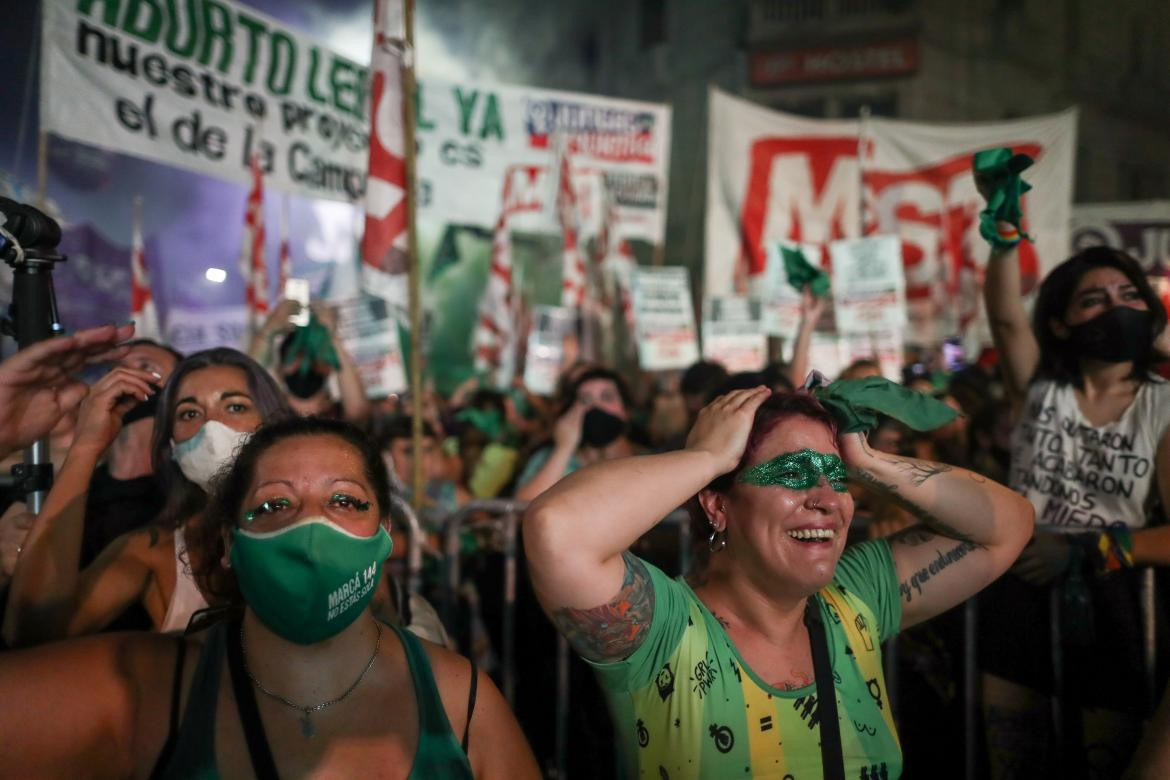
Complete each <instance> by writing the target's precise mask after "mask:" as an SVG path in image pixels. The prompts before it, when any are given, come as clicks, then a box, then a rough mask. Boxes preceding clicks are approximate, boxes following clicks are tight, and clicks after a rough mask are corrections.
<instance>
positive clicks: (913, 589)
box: [898, 542, 976, 604]
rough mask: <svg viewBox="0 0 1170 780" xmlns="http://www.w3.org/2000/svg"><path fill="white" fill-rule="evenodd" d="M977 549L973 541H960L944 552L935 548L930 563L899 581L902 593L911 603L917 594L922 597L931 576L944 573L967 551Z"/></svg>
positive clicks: (964, 555) (963, 556) (899, 588)
mask: <svg viewBox="0 0 1170 780" xmlns="http://www.w3.org/2000/svg"><path fill="white" fill-rule="evenodd" d="M975 549H976V545H974V544H971V542H959V544H958V545H956V546H955V547H952V548H951V549H949V550H947V551H946V552H943V551H942V550H937V549H936V550H935V553H936V555H935V558H934V560H932V561H930V563H929V564H927V565H926V566H923V567H922V568H921V569H919V570H918V571H914V572H911V573H910V576H909V577H908V578H907V579H904V580H902V581H901V582H899V583H898V590H899V591H900V592H901V594H902V598H903V599H905V601H906V603H907V604H909V603H910V602H911V601H913V600H914V598H915V596H918V597H919V598H921V597H922V589H923V588H924V587H925V586H926V583H927V581H929V580H930V578H931V577H937V576H938V575H940V574H942V572H943V570H944V569H946V568H947V567H949V566H951V565H953V564H955V563H958V562H959V561H961V560H962V559H963V558H965V557H966V556H967V553H969V552H972V551H973V550H975Z"/></svg>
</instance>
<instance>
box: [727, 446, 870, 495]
mask: <svg viewBox="0 0 1170 780" xmlns="http://www.w3.org/2000/svg"><path fill="white" fill-rule="evenodd" d="M822 476H823V477H824V478H825V479H827V480H829V485H830V487H832V488H833V490H835V491H837V492H838V493H844V492H845V490H846V486H845V483H846V480H847V479H848V474H847V472H846V471H845V463H844V461H842V460H841V458H840V457H838V456H837V455H834V454H833V453H826V452H817V451H816V450H810V449H808V448H807V447H806V448H805V449H803V450H800V451H798V452H786V453H784V454H783V455H777V456H776V457H774V458H772V459H771V460H766V461H764V462H763V463H757V464H756V465H754V466H752V467H751V468H750V469H744V470H743V471H741V472H739V476H737V477H736V478H735V481H736V482H742V483H743V484H745V485H757V486H759V487H768V486H770V485H779V486H780V487H786V488H788V489H789V490H812V489H813V488H815V487H816V486H817V485H819V484H820V482H821V477H822Z"/></svg>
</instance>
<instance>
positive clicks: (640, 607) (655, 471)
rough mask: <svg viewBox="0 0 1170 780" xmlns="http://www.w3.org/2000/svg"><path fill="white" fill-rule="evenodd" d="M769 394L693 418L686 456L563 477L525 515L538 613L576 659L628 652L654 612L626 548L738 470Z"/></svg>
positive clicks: (724, 399) (722, 403)
mask: <svg viewBox="0 0 1170 780" xmlns="http://www.w3.org/2000/svg"><path fill="white" fill-rule="evenodd" d="M770 394H771V391H770V390H768V389H767V388H756V389H754V390H738V391H735V392H732V393H729V394H728V395H725V396H721V397H720V398H717V399H716V400H715V401H713V402H712V403H711V404H709V405H708V406H707V407H705V408H704V409H703V411H702V412H700V413H699V417H698V419H697V420H696V421H695V425H694V427H693V428H692V430H691V434H690V436H689V437H688V439H687V446H686V448H685V449H682V450H677V451H674V452H666V453H662V454H659V455H643V456H639V457H633V458H621V459H618V460H609V461H603V462H600V463H597V464H594V465H592V466H589V467H587V468H584V469H582V470H581V471H578V472H576V473H575V474H571V475H570V476H568V477H565V478H564V479H562V480H561V481H560V482H558V483H556V484H555V485H553V486H552V487H550V488H549V489H548V490H547V491H545V492H544V493H543V494H542V495H541V496H540V497H539V498H537V499H536V500H535V501H534V502H533V503H532V505H531V506H530V507H529V509H528V512H527V513H526V514H525V517H524V548H525V551H526V552H527V554H528V566H529V570H530V572H531V576H532V583H533V587H534V588H535V590H536V596H537V598H538V599H539V600H540V603H541V606H543V607H544V609H545V611H546V612H547V613H548V614H549V616H550V617H551V618H552V619H553V622H554V623H555V624H556V626H557V628H558V629H559V630H560V631H561V633H563V634H564V635H565V636H566V637H567V638H568V639H569V641H570V642H571V643H572V645H573V647H574V648H575V649H576V650H577V652H579V653H581V655H583V656H585V657H586V658H590V659H592V660H596V661H614V660H619V659H621V658H624V657H626V656H628V655H629V654H630V653H632V652H634V650H636V649H637V648H638V646H639V645H640V644H641V643H642V641H643V640H644V639H645V636H646V631H647V629H648V628H649V626H650V622H651V619H652V617H653V614H654V591H653V589H652V587H651V585H650V581H649V576H648V574H647V572H646V568H645V567H644V566H643V565H642V563H641V562H640V561H639V560H638V559H637V558H636V557H634V556H633V555H631V554H629V553H628V552H627V550H628V548H629V546H630V545H631V544H633V543H634V541H635V540H636V539H637V538H638V537H640V536H641V535H642V534H644V533H646V532H647V531H648V530H650V529H651V528H653V527H654V525H655V524H657V523H658V522H659V521H660V520H661V519H662V518H663V517H665V516H666V515H667V514H669V513H670V512H671V511H672V510H674V509H675V508H676V507H678V506H680V505H681V504H683V503H684V502H685V501H686V500H687V499H689V498H690V497H691V496H693V495H695V494H696V493H697V492H699V491H700V490H702V489H703V488H704V487H705V486H706V485H707V483H709V482H710V481H711V480H713V479H714V478H715V477H717V476H719V475H720V474H724V473H726V472H728V471H730V470H731V469H733V468H735V465H736V464H737V463H738V462H739V459H740V457H741V456H742V455H743V450H744V447H745V446H746V445H747V439H748V434H749V433H750V431H751V426H752V420H753V419H754V417H755V413H756V409H757V408H759V405H760V404H761V403H763V401H764V400H765V399H766V398H767V397H768V396H769V395H770Z"/></svg>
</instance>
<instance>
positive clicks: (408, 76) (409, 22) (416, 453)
mask: <svg viewBox="0 0 1170 780" xmlns="http://www.w3.org/2000/svg"><path fill="white" fill-rule="evenodd" d="M403 21H404V22H405V27H406V47H405V49H404V51H403V57H402V116H403V128H402V129H403V146H404V149H403V150H402V152H403V158H404V161H405V165H406V241H407V252H408V255H409V263H410V266H409V267H410V280H409V283H410V397H411V415H410V417H411V431H410V438H411V466H412V468H411V475H410V477H411V480H410V482H411V493H412V495H411V505H412V506H413V508H414V511H415V512H416V513H417V512H418V511H419V510H420V509H421V508H422V500H423V492H424V487H425V486H424V484H423V457H422V450H423V446H422V444H423V441H422V440H423V377H422V363H423V361H422V290H421V285H422V269H421V268H420V267H419V264H420V260H419V256H418V233H417V232H416V231H415V227H414V221H415V193H416V192H417V187H416V185H417V169H416V161H415V146H414V121H415V118H414V90H415V83H414V0H403Z"/></svg>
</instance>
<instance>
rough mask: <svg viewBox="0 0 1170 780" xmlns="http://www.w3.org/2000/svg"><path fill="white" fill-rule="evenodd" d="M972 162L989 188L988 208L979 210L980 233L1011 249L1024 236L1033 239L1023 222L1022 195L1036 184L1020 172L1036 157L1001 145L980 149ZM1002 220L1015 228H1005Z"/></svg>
mask: <svg viewBox="0 0 1170 780" xmlns="http://www.w3.org/2000/svg"><path fill="white" fill-rule="evenodd" d="M971 163H972V167H973V168H974V169H975V178H976V179H977V180H979V181H980V183H982V184H983V185H984V186H985V188H986V190H987V208H985V209H984V210H983V211H981V212H979V235H981V236H983V238H984V239H986V240H987V242H988V243H989V244H991V245H992V246H994V247H999V248H1001V249H1010V248H1011V247H1013V246H1015V245H1016V244H1018V243H1020V239H1021V238H1026V239H1028V240H1029V241H1031V240H1032V237H1031V236H1029V235H1028V234H1027V233H1025V232H1024V228H1023V227H1021V225H1020V222H1021V220H1022V219H1023V209H1021V208H1020V196H1022V195H1023V194H1024V193H1025V192H1027V191H1028V190H1030V189H1032V185H1031V184H1028V182H1026V181H1024V180H1023V179H1021V178H1020V172H1021V171H1023V170H1024V169H1026V168H1028V167H1030V166H1031V165H1032V158H1031V157H1029V156H1028V155H1026V154H1015V155H1013V154H1012V150H1011V149H1008V148H1006V147H1001V148H998V149H984V150H983V151H981V152H976V153H975V157H974V159H973V160H972V161H971ZM1000 223H1005V224H1009V225H1011V226H1012V228H1014V230H1012V229H1009V230H1008V232H1006V233H1004V232H1001V230H1000Z"/></svg>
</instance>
